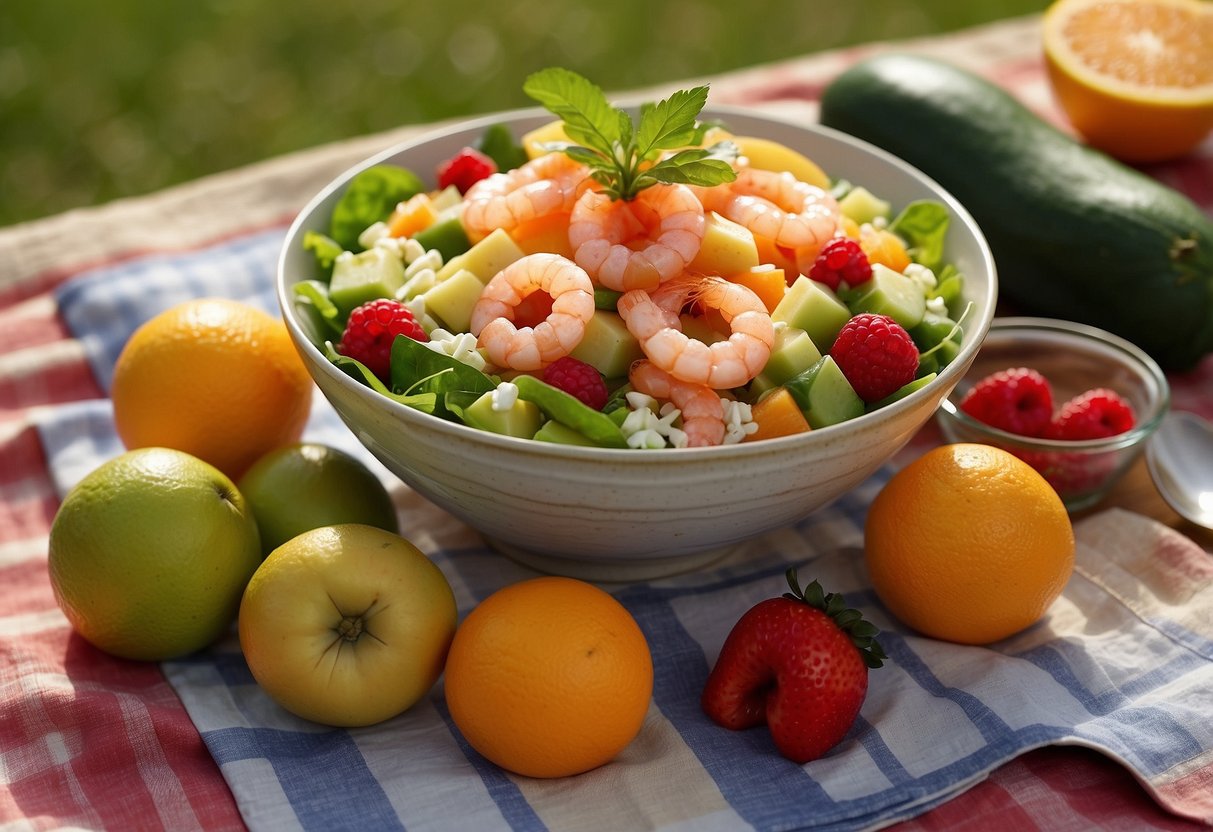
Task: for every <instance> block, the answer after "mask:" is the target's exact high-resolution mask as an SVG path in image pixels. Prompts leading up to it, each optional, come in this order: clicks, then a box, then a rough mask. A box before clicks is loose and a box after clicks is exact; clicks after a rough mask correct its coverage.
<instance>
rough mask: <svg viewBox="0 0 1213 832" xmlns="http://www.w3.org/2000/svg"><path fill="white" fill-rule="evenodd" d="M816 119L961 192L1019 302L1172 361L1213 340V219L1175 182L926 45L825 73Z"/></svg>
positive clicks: (1005, 285)
mask: <svg viewBox="0 0 1213 832" xmlns="http://www.w3.org/2000/svg"><path fill="white" fill-rule="evenodd" d="M821 122H822V124H824V125H826V126H828V127H833V128H835V129H838V130H841V131H843V132H845V133H849V134H851V135H853V136H856V137H858V138H860V139H864V140H866V141H868V142H871V143H872V144H874V145H876V146H878V147H881V148H884V149H885V150H887V151H888V152H890V153H892V154H893V155H894V156H898V157H900V158H901V159H903V160H905V161H906V162H909V163H910V164H911V165H913V166H915V167H917V168H918V169H919V170H921V171H922V172H923V173H925V174H927V175H928V176H930V177H931V178H932V179H934V180H935V181H937V182H938V183H939V184H940V185H942V186H943V187H944V188H945V189H946V190H948V191H949V192H950V193H951V194H952V195H953V196H954V197H956V199H957V200H959V201H960V203H961V204H962V205H964V206H965V208H966V209H968V211H969V213H971V214H972V215H973V218H974V219H975V220H976V221H977V224H978V225H979V226H980V227H981V229H982V231H983V233H984V234H985V236H986V239H987V241H988V242H989V244H990V249H991V251H992V252H993V254H994V261H995V264H996V266H997V269H998V282H999V293H1000V297H1001V298H1004V299H1006V300H1008V301H1010V302H1011V303H1012V304H1013V306H1014V308H1015V309H1016V311H1019V312H1024V313H1030V314H1038V315H1045V316H1049V317H1055V318H1063V319H1068V320H1072V321H1078V322H1082V323H1087V324H1090V325H1093V326H1098V327H1102V328H1104V329H1107V330H1109V331H1111V332H1114V333H1116V334H1117V335H1120V336H1121V337H1123V338H1126V339H1127V340H1129V341H1132V342H1133V343H1135V344H1137V345H1138V346H1140V347H1141V348H1142V349H1144V350H1146V351H1147V352H1149V353H1150V354H1151V355H1152V356H1153V357H1154V359H1155V360H1156V361H1158V363H1159V364H1160V365H1162V366H1163V368H1164V369H1168V370H1183V369H1188V368H1190V367H1191V366H1192V365H1193V364H1195V363H1196V362H1197V361H1198V360H1199V359H1200V358H1201V357H1202V356H1203V355H1205V354H1206V353H1208V352H1210V351H1213V221H1211V219H1210V217H1209V216H1207V215H1206V214H1205V213H1204V212H1203V211H1201V209H1200V208H1199V207H1198V206H1197V205H1196V204H1195V203H1193V202H1192V201H1191V200H1190V199H1188V198H1187V197H1185V196H1184V195H1183V194H1181V193H1179V192H1178V191H1176V190H1174V189H1172V188H1169V187H1167V186H1165V185H1163V184H1162V183H1161V182H1159V181H1158V180H1156V179H1153V178H1151V177H1149V176H1146V175H1145V174H1143V173H1141V172H1140V171H1137V170H1134V169H1133V168H1130V167H1127V166H1125V165H1123V164H1121V163H1120V162H1117V161H1115V160H1113V159H1112V158H1111V157H1109V156H1106V155H1104V154H1103V153H1100V152H1099V151H1096V150H1094V149H1091V148H1089V147H1087V146H1085V145H1083V144H1081V143H1079V142H1077V141H1075V140H1074V139H1072V138H1070V137H1069V136H1068V135H1066V134H1065V133H1063V132H1062V131H1060V130H1058V129H1057V128H1055V127H1053V126H1052V125H1050V124H1048V123H1047V122H1046V121H1044V120H1043V119H1041V118H1039V117H1038V116H1037V115H1036V114H1034V113H1033V112H1031V111H1030V110H1028V109H1027V108H1026V107H1024V106H1023V105H1022V104H1020V103H1019V102H1018V101H1017V100H1016V99H1015V98H1013V97H1012V96H1011V95H1010V94H1008V93H1007V92H1006V91H1004V90H1002V89H1001V88H999V87H997V86H995V85H993V84H991V83H990V82H988V81H986V80H984V79H982V78H979V77H978V76H976V75H973V74H971V73H969V72H967V71H965V70H962V69H960V68H957V67H954V66H951V65H949V64H946V63H943V62H940V61H937V60H933V59H929V58H923V57H918V56H910V55H899V54H883V55H878V56H876V57H873V58H869V59H867V60H865V61H861V62H860V63H857V64H855V65H854V66H852V67H851V68H849V69H847V70H846V71H844V72H843V73H842V74H841V75H839V76H838V77H837V78H835V79H834V80H833V81H832V82H831V83H830V84H829V86H827V88H826V90H825V92H824V94H823V96H822V99H821Z"/></svg>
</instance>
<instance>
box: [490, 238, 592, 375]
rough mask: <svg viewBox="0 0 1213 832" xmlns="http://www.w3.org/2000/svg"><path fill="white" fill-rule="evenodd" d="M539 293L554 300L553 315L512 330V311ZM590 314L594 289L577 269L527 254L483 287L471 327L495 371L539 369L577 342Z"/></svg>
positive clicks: (549, 257) (565, 261)
mask: <svg viewBox="0 0 1213 832" xmlns="http://www.w3.org/2000/svg"><path fill="white" fill-rule="evenodd" d="M537 291H544V292H547V293H548V294H549V295H551V296H552V311H551V313H550V314H549V315H548V316H547V318H545V319H544V320H543V321H541V322H540V323H538V324H536V325H535V326H534V327H529V326H524V327H522V328H518V327H515V326H514V308H515V307H516V306H517V305H518V304H519V303H521V302H522V299H523V298H525V297H526V296H527V295H530V294H531V293H532V292H537ZM593 314H594V284H593V283H592V282H591V281H590V276H589V275H587V274H586V273H585V271H584V270H583V269H582V268H581V267H580V266H578V265H577V264H576V263H574V262H572V261H571V260H569V259H568V258H565V257H561V256H560V255H559V254H547V253H539V254H529V255H527V256H525V257H523V258H521V259H519V260H515V261H514V262H513V263H511V264H510V265H508V266H506V267H505V268H504V269H502V270H501V271H499V272H498V273H497V274H495V275H494V276H493V278H492V279H491V280H489V282H488V283H487V284H486V285H485V287H484V290H483V292H481V295H480V299H479V300H478V301H476V305H475V306H474V307H472V321H471V327H470V328H471V331H472V334H473V335H475V336H476V337H477V344H478V345H479V346H481V347H483V348H484V350H485V352H487V353H488V356H489V360H491V361H492V362H493V363H494V364H496V365H497V366H499V367H508V368H510V369H512V370H538V369H541V368H543V367H546V366H547V365H548V364H551V363H552V362H553V361H555V360H556V359H558V358H563V357H564V356H566V355H568V354H569V353H570V352H572V351H573V349H574V348H575V347H576V346H577V345H578V344H579V343H581V339H582V338H583V337H584V336H585V327H586V324H587V323H588V322H589V320H590V318H591V317H592V316H593Z"/></svg>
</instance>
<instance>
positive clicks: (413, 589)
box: [239, 523, 456, 727]
mask: <svg viewBox="0 0 1213 832" xmlns="http://www.w3.org/2000/svg"><path fill="white" fill-rule="evenodd" d="M455 619H456V609H455V596H454V594H453V593H452V592H451V587H450V584H449V583H448V582H447V580H446V577H445V576H444V575H443V574H442V571H441V570H440V569H439V568H438V567H437V566H435V565H434V563H433V561H431V560H430V559H429V558H427V557H426V556H425V554H424V553H422V552H421V551H420V550H419V549H417V547H415V546H414V545H413V544H411V543H409V542H408V541H407V540H405V539H404V538H402V537H399V536H398V535H395V534H392V533H391V532H387V531H384V530H383V529H379V528H376V527H374V526H367V525H362V524H358V523H348V524H341V525H336V526H322V527H320V528H317V529H313V530H311V531H308V532H304V533H303V534H301V535H299V536H297V537H294V538H292V539H291V540H289V541H287V542H286V543H284V544H283V545H281V546H279V547H278V548H277V549H275V550H274V551H273V552H271V553H270V555H269V557H267V558H266V559H265V562H264V563H262V565H261V566H260V567H259V568H258V570H257V572H256V573H255V574H254V575H253V578H252V580H251V581H249V584H248V587H247V589H246V590H245V592H244V598H243V600H242V601H241V604H240V619H239V630H240V646H241V648H242V649H243V650H244V657H245V660H246V661H247V662H248V666H249V670H250V671H251V672H252V674H253V678H254V679H256V680H257V683H258V684H259V685H261V687H262V688H263V689H264V690H265V691H266V693H268V694H269V696H270V697H271V698H272V699H274V701H276V702H277V703H278V704H279V705H281V706H282V707H283V708H285V709H286V710H288V711H290V712H291V713H294V714H296V715H298V716H301V717H303V718H305V719H310V720H312V721H314V722H320V723H323V724H326V725H335V726H340V727H354V726H360V725H372V724H374V723H376V722H382V721H383V720H385V719H389V718H391V717H393V716H395V715H397V714H399V713H401V712H403V711H405V710H407V709H408V708H410V707H412V706H413V705H414V704H415V703H416V702H417V701H418V700H420V699H421V698H422V697H423V696H425V695H426V693H427V692H429V690H430V688H431V687H433V685H434V683H435V682H436V681H438V677H439V676H440V675H441V674H442V668H443V664H444V663H445V661H446V653H447V649H448V648H449V647H450V644H451V639H452V638H453V637H454V634H455Z"/></svg>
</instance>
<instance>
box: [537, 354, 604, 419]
mask: <svg viewBox="0 0 1213 832" xmlns="http://www.w3.org/2000/svg"><path fill="white" fill-rule="evenodd" d="M543 380H544V381H546V382H547V383H548V384H550V385H552V386H553V387H556V388H559V389H560V390H563V391H564V392H566V393H568V394H569V395H570V396H576V397H577V398H578V399H580V400H581V402H582V403H583V404H585V405H586V406H587V407H592V408H593V409H594V410H602V408H603V407H604V406H605V405H606V403H607V387H606V382H605V381H603V380H602V373H600V372H598V370H596V369H595V368H594V367H593V366H592V365H590V364H586V363H585V362H584V361H578V360H577V359H576V358H573V357H572V356H568V355H566V356H565V357H564V358H558V359H556V360H555V361H553V362H552V363H551V364H549V365H548V366H547V369H545V370H544V371H543Z"/></svg>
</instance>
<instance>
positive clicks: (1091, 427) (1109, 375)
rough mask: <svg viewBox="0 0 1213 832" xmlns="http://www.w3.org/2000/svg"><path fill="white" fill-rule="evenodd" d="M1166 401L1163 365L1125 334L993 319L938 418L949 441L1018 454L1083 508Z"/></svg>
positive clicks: (1111, 479) (1116, 472) (1125, 462)
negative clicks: (973, 358)
mask: <svg viewBox="0 0 1213 832" xmlns="http://www.w3.org/2000/svg"><path fill="white" fill-rule="evenodd" d="M1169 403H1170V388H1169V387H1168V385H1167V379H1166V376H1164V375H1163V372H1162V370H1161V369H1160V368H1159V366H1158V365H1157V364H1156V363H1155V362H1154V360H1153V359H1152V358H1150V356H1149V355H1147V354H1146V353H1145V352H1144V351H1143V350H1141V349H1140V348H1138V347H1136V346H1134V345H1133V344H1131V343H1129V342H1128V341H1126V340H1124V339H1123V338H1120V337H1118V336H1116V335H1113V334H1112V333H1110V332H1105V331H1103V330H1101V329H1096V328H1095V327H1091V326H1086V325H1084V324H1078V323H1072V322H1070V321H1059V320H1051V319H1047V318H995V319H994V321H993V322H992V323H991V325H990V331H989V333H988V334H987V336H986V339H985V342H984V343H983V344H982V348H981V351H980V352H979V353H978V356H977V358H976V360H975V361H974V362H973V365H972V366H971V367H970V369H969V372H968V374H967V375H966V376H965V377H964V378H963V379H962V380H961V381H960V383H959V384H957V386H956V387H955V389H954V390H953V391H952V394H951V395H950V396H949V397H948V398H946V399H945V400H944V401H943V402H942V404H941V405H940V408H939V411H938V414H937V419H938V422H939V425H940V428H941V429H942V430H943V433H944V436H945V437H946V438H947V439H948V441H950V442H980V443H983V444H987V445H996V446H998V447H1001V448H1005V449H1006V450H1008V451H1010V452H1011V453H1013V454H1015V455H1016V456H1018V457H1019V458H1020V459H1023V460H1024V461H1025V462H1027V463H1028V464H1030V465H1031V466H1032V467H1033V468H1035V469H1036V470H1037V471H1039V472H1040V473H1041V475H1042V476H1044V478H1045V479H1046V480H1048V482H1049V484H1050V485H1052V486H1053V488H1054V489H1055V490H1056V491H1057V493H1058V495H1059V496H1060V497H1061V499H1062V502H1063V503H1065V505H1066V508H1067V509H1069V510H1071V511H1079V510H1082V509H1084V508H1089V507H1091V506H1093V505H1095V504H1096V503H1098V502H1099V501H1100V500H1102V499H1103V497H1104V496H1105V495H1106V494H1107V493H1108V491H1109V490H1110V489H1111V488H1112V486H1113V485H1115V483H1116V481H1117V480H1118V479H1120V477H1121V476H1122V475H1123V474H1124V473H1125V471H1127V470H1128V469H1129V467H1130V466H1131V465H1132V464H1133V463H1134V462H1135V461H1136V459H1137V457H1138V456H1139V455H1140V453H1141V452H1142V450H1143V449H1144V448H1145V442H1146V440H1147V439H1148V438H1149V437H1150V436H1151V435H1152V434H1153V433H1154V431H1155V430H1157V429H1158V426H1159V425H1160V424H1161V423H1162V419H1163V416H1165V415H1166V412H1167V408H1168V405H1169Z"/></svg>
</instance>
